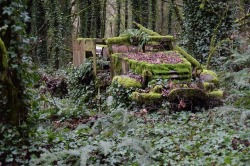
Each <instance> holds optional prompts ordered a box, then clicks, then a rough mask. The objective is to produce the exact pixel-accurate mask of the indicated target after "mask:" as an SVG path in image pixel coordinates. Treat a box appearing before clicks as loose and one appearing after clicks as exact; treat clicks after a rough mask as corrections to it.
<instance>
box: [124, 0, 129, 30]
mask: <svg viewBox="0 0 250 166" xmlns="http://www.w3.org/2000/svg"><path fill="white" fill-rule="evenodd" d="M128 4H129V3H128V0H125V29H128Z"/></svg>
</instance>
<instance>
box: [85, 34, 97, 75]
mask: <svg viewBox="0 0 250 166" xmlns="http://www.w3.org/2000/svg"><path fill="white" fill-rule="evenodd" d="M83 41H84V45H83V48H84V51H83V55H84V61H85V59H86V58H87V57H86V55H87V52H91V54H92V57H93V70H94V75H95V76H96V65H97V64H96V41H95V39H84V40H83Z"/></svg>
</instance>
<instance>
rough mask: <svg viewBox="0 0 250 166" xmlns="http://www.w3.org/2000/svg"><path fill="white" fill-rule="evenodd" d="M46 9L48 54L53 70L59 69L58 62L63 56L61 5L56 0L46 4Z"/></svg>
mask: <svg viewBox="0 0 250 166" xmlns="http://www.w3.org/2000/svg"><path fill="white" fill-rule="evenodd" d="M46 3H47V4H46V6H47V8H48V21H49V31H50V33H49V34H48V35H49V36H48V37H49V40H50V43H49V45H50V47H49V54H50V57H49V58H50V60H52V64H51V65H52V66H53V67H54V68H55V69H59V67H60V61H61V58H62V55H63V48H64V44H63V43H64V42H63V29H64V27H63V25H62V12H61V5H60V3H59V1H58V0H51V1H50V2H46Z"/></svg>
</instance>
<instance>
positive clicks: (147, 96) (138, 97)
mask: <svg viewBox="0 0 250 166" xmlns="http://www.w3.org/2000/svg"><path fill="white" fill-rule="evenodd" d="M161 97H162V95H161V93H154V92H149V93H139V92H133V93H132V100H135V101H137V102H142V103H148V102H154V101H159V100H160V99H161Z"/></svg>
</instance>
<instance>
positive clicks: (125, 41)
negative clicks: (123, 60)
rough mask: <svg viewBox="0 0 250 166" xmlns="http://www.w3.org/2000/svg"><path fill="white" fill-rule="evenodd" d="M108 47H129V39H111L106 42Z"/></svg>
mask: <svg viewBox="0 0 250 166" xmlns="http://www.w3.org/2000/svg"><path fill="white" fill-rule="evenodd" d="M106 43H107V44H108V45H113V44H118V45H126V44H127V45H130V38H129V37H113V38H108V39H107V40H106Z"/></svg>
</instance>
